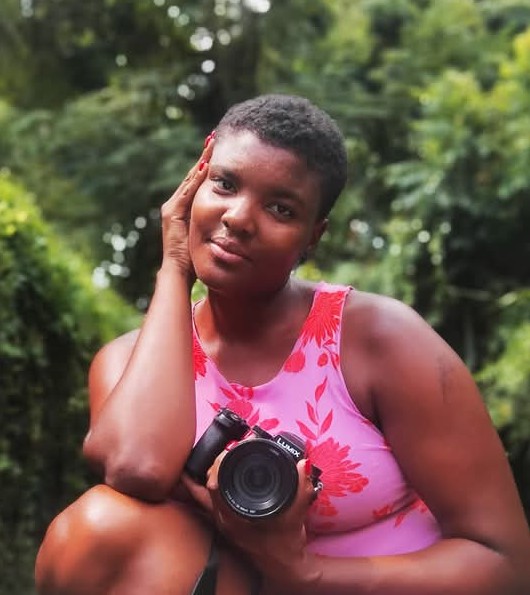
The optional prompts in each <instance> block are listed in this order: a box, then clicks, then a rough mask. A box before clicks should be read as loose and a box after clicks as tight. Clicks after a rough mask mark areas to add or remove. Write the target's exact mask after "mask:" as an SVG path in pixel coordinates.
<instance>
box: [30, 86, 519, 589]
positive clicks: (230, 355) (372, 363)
mask: <svg viewBox="0 0 530 595" xmlns="http://www.w3.org/2000/svg"><path fill="white" fill-rule="evenodd" d="M345 178H346V157H345V150H344V146H343V141H342V137H341V135H340V132H339V131H338V129H337V127H336V125H335V124H334V123H333V122H332V120H331V119H330V118H329V117H328V116H327V115H326V114H324V113H322V112H321V111H320V110H319V109H318V108H316V107H315V106H313V105H312V104H310V103H309V102H308V101H306V100H304V99H301V98H297V97H289V96H280V95H271V96H262V97H258V98H256V99H253V100H250V101H248V102H245V103H243V104H239V105H237V106H234V107H233V108H232V109H231V110H229V112H228V113H227V114H226V115H225V117H224V118H223V119H222V121H221V122H220V124H219V126H218V128H217V129H216V134H214V135H210V137H208V139H207V142H206V146H205V149H204V152H203V154H202V155H201V158H200V160H199V161H198V163H197V164H196V165H195V166H194V167H193V168H192V170H191V171H190V173H189V175H188V176H187V177H186V179H185V180H184V181H183V183H182V184H181V186H180V187H179V188H178V189H177V191H176V192H175V194H174V195H173V196H172V197H171V198H170V199H169V200H168V201H167V202H166V203H165V205H164V206H163V207H162V229H163V260H162V264H161V267H160V270H159V272H158V276H157V282H156V288H155V291H154V295H153V299H152V302H151V305H150V307H149V311H148V313H147V315H146V318H145V321H144V324H143V325H142V328H141V329H140V330H139V331H137V332H133V333H130V334H128V335H125V336H123V337H120V338H118V339H116V340H115V341H113V342H112V343H110V344H109V345H107V346H105V347H104V348H103V349H102V350H101V351H100V352H99V353H98V355H97V356H96V358H95V360H94V362H93V365H92V367H91V371H90V378H89V388H90V405H91V419H90V431H89V433H88V435H87V438H86V440H85V445H84V452H85V454H86V456H87V458H88V460H89V461H91V462H92V463H93V464H95V465H96V466H97V467H98V468H99V469H100V470H101V472H102V475H103V477H104V480H105V484H106V485H105V486H98V487H96V488H93V489H92V490H90V491H89V492H88V493H87V494H85V495H84V496H82V497H81V498H80V499H79V500H78V501H77V502H75V503H74V504H73V505H72V506H71V507H69V508H68V509H67V510H66V511H65V512H63V513H62V514H61V515H59V517H58V518H57V519H56V520H55V521H54V522H53V523H52V525H51V527H50V529H49V531H48V533H47V536H46V538H45V540H44V543H43V545H42V547H41V550H40V552H39V556H38V559H37V570H36V576H37V584H38V588H39V592H40V593H42V594H49V593H51V594H63V593H66V594H69V595H75V594H78V593H79V594H85V593H86V594H90V595H95V594H107V593H109V594H110V593H112V594H118V595H120V594H122V593H123V594H127V595H130V594H135V593H143V594H145V593H151V594H155V595H156V594H159V593H160V594H162V593H164V594H165V593H168V594H183V595H187V594H189V593H195V594H201V593H202V594H208V593H212V594H213V593H221V594H224V593H226V594H230V595H239V594H241V595H244V594H247V593H250V592H257V591H258V588H259V587H258V586H257V581H256V580H255V579H256V577H259V580H260V581H261V587H260V592H261V593H267V594H278V593H301V594H303V593H307V594H315V595H316V594H325V595H340V594H342V593H348V594H349V593H359V594H363V593H370V594H378V595H397V594H407V595H416V594H418V595H438V594H442V593H449V592H450V593H452V594H453V595H458V594H462V595H464V594H465V595H498V594H500V593H502V594H503V595H509V594H513V595H523V594H524V593H528V592H529V589H530V579H529V575H528V569H527V567H528V561H529V553H530V549H529V535H528V530H527V526H526V523H525V518H524V515H523V512H522V508H521V504H520V502H519V500H518V496H517V492H516V488H515V486H514V483H513V480H512V477H511V474H510V470H509V467H508V464H507V462H506V458H505V456H504V453H503V450H502V447H501V444H500V443H499V440H498V438H497V435H496V432H495V430H494V429H493V427H492V425H491V423H490V420H489V417H488V414H487V412H486V410H485V408H484V406H483V404H482V401H481V398H480V396H479V394H478V392H477V389H476V387H475V385H474V383H473V381H472V379H471V376H470V374H469V373H468V371H467V370H466V368H465V366H464V365H463V364H462V362H461V361H460V360H459V358H458V357H457V356H456V355H455V354H454V352H453V351H452V350H451V349H450V348H449V347H448V346H447V345H446V344H445V343H444V342H443V341H442V340H441V338H440V337H439V336H438V335H436V334H435V333H434V331H432V330H431V329H430V327H429V326H428V325H427V324H426V323H425V322H423V320H421V318H420V317H419V316H417V315H416V314H415V313H414V312H413V311H411V310H410V309H409V308H407V307H406V306H405V305H403V304H401V303H399V302H396V301H395V300H392V299H389V298H385V297H382V296H376V295H371V294H367V293H363V292H360V291H356V290H350V289H349V288H346V287H339V286H330V285H327V284H318V285H314V284H310V283H307V282H303V281H300V280H298V279H295V278H294V277H292V275H291V272H292V270H293V268H295V267H296V265H297V263H298V262H300V260H302V259H304V258H305V257H306V256H307V254H308V253H309V252H310V251H311V250H312V249H313V248H314V247H315V246H316V245H317V243H318V241H319V239H320V237H321V235H322V233H323V232H324V230H325V228H326V217H327V214H328V212H329V210H330V209H331V207H332V205H333V203H334V201H335V199H336V198H337V196H338V195H339V193H340V192H341V190H342V188H343V186H344V183H345ZM195 277H198V278H199V279H201V280H202V282H203V283H204V284H205V285H206V287H207V288H208V295H207V297H206V298H205V299H204V300H202V301H201V302H199V303H198V304H195V305H194V306H193V309H192V306H191V305H190V291H191V287H192V284H193V281H194V279H195ZM224 406H228V407H230V408H231V409H232V410H234V411H235V412H236V413H238V414H240V415H242V416H243V417H245V418H246V419H247V420H248V421H249V423H250V424H259V425H260V426H261V427H262V428H263V429H265V430H271V431H280V430H284V431H289V432H295V433H297V434H298V435H300V436H302V437H303V438H304V440H307V453H306V459H305V460H303V461H300V462H299V463H298V465H297V472H298V476H299V488H298V492H297V495H296V498H295V501H294V502H293V504H292V505H291V506H290V507H289V508H288V509H287V510H286V511H284V512H282V513H281V514H278V515H275V516H272V517H270V518H268V519H263V520H251V521H249V520H246V519H244V518H242V517H240V516H238V515H236V514H235V513H233V512H231V511H230V510H229V509H228V507H227V505H226V504H225V503H224V502H223V500H222V499H221V498H220V497H219V493H218V486H217V470H218V466H219V462H220V460H221V459H222V458H223V456H225V454H226V453H223V454H221V455H220V456H219V457H218V459H217V461H216V463H215V464H214V465H213V467H212V469H211V470H210V473H209V479H208V485H207V488H204V487H202V486H200V485H197V484H195V483H194V482H193V481H191V480H190V479H189V478H188V477H186V475H185V474H184V473H183V468H184V465H185V462H186V460H187V457H188V455H189V452H190V450H191V448H192V445H193V444H194V442H195V441H196V439H197V438H198V437H199V436H201V435H202V433H203V432H204V430H205V429H206V427H207V426H208V425H209V424H210V422H211V420H212V418H213V416H214V415H215V413H216V412H217V411H218V410H219V409H220V408H221V407H224ZM312 464H314V465H316V466H318V467H320V468H321V469H322V471H323V473H322V481H323V484H324V489H323V490H322V492H321V493H320V494H318V497H317V498H316V500H315V491H314V488H313V484H312V482H311V480H310V478H309V471H310V469H311V465H312ZM176 486H177V488H178V489H177V490H175V487H176ZM183 487H185V488H186V489H185V490H184V489H183ZM184 491H185V492H186V495H187V501H186V502H182V500H183V499H184V500H186V498H184V497H183V492H184ZM175 492H178V493H179V495H178V496H175ZM172 496H174V497H172ZM190 500H192V501H193V502H195V503H199V504H200V506H201V509H204V510H205V511H206V512H205V513H203V514H202V513H200V512H198V510H199V506H198V505H196V504H195V505H194V504H192V503H191V502H190ZM212 535H221V537H222V543H221V544H218V543H217V541H218V540H217V539H215V540H214V541H212V540H213V537H212ZM217 568H218V577H217V576H216V575H217ZM216 578H217V579H218V580H217V581H216ZM216 582H217V587H216V586H215V584H216Z"/></svg>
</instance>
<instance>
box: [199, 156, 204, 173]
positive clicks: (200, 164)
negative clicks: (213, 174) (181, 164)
mask: <svg viewBox="0 0 530 595" xmlns="http://www.w3.org/2000/svg"><path fill="white" fill-rule="evenodd" d="M205 167H206V160H205V159H203V160H202V161H201V162H200V163H199V171H202V170H203V169H204V168H205Z"/></svg>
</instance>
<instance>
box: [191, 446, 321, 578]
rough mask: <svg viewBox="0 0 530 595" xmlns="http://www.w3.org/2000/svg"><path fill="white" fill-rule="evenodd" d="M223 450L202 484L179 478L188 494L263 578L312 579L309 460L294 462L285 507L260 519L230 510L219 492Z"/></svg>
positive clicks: (312, 492) (313, 493) (312, 495)
mask: <svg viewBox="0 0 530 595" xmlns="http://www.w3.org/2000/svg"><path fill="white" fill-rule="evenodd" d="M225 455H226V451H223V453H221V454H220V455H219V456H218V457H217V459H216V460H215V462H214V464H213V465H212V467H211V468H210V470H209V472H208V481H207V484H206V487H203V486H201V485H199V484H197V483H195V482H194V481H193V480H191V479H190V478H189V477H187V476H185V475H184V476H183V477H182V481H183V483H184V485H185V486H186V488H187V490H188V491H189V493H190V495H191V496H192V497H193V498H194V499H195V500H196V501H197V502H198V503H199V504H200V505H201V506H202V507H203V508H204V509H205V510H207V511H208V512H209V514H210V515H211V518H212V520H213V522H214V523H215V525H216V527H217V528H218V530H219V531H220V532H221V533H222V534H223V535H224V536H225V537H226V538H227V539H228V541H229V542H230V543H231V544H233V545H234V546H235V547H237V548H239V549H240V550H241V551H242V552H243V553H244V554H246V555H247V556H248V557H249V558H250V560H251V561H252V562H253V564H254V565H255V567H256V568H257V569H258V570H259V571H260V572H261V573H262V574H263V576H264V577H266V578H267V579H269V580H270V581H272V582H277V583H278V584H279V585H288V584H300V583H304V582H307V581H311V580H314V579H315V577H313V576H312V572H313V571H312V569H311V567H310V562H309V555H308V553H307V552H306V543H307V537H306V530H305V520H306V517H307V512H308V510H309V508H310V506H311V504H312V503H313V502H314V500H315V497H316V494H317V492H315V489H314V487H313V483H312V481H311V478H310V474H309V469H310V465H309V463H306V459H303V460H301V461H299V462H298V464H297V471H298V490H297V493H296V496H295V499H294V501H293V502H292V504H291V505H290V506H289V508H287V509H286V510H284V511H282V512H280V513H278V514H276V515H272V516H270V517H266V518H261V519H247V518H245V517H242V516H240V515H238V514H237V513H235V512H234V511H232V510H231V509H230V508H229V506H228V505H227V504H226V502H225V501H224V499H223V497H222V496H221V495H220V493H219V485H218V481H217V477H218V471H219V466H220V464H221V462H222V460H223V458H224V456H225Z"/></svg>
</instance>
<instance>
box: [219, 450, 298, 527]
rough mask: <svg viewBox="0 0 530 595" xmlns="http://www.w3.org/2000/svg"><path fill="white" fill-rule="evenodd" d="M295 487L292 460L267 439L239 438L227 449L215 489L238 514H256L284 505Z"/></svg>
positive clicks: (271, 510)
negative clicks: (242, 440) (239, 440)
mask: <svg viewBox="0 0 530 595" xmlns="http://www.w3.org/2000/svg"><path fill="white" fill-rule="evenodd" d="M297 487H298V473H297V470H296V464H295V463H294V460H293V458H292V456H291V455H290V454H288V453H287V452H286V451H285V450H284V449H282V448H281V447H280V446H278V445H277V444H275V443H274V442H271V441H270V440H262V439H255V440H249V441H248V442H242V443H241V444H239V445H237V446H236V447H235V448H233V449H232V450H231V451H229V452H228V453H227V455H226V456H225V458H224V459H223V462H222V463H221V466H220V468H219V489H220V492H221V495H222V496H223V497H224V499H225V500H226V502H227V503H228V504H229V505H230V506H231V508H233V509H234V510H235V511H236V512H237V513H239V514H240V515H242V516H246V517H252V518H259V517H264V516H270V515H272V514H276V513H278V512H280V511H281V510H283V509H284V508H286V507H287V506H288V505H289V504H290V503H291V501H292V499H293V498H294V495H295V494H296V489H297Z"/></svg>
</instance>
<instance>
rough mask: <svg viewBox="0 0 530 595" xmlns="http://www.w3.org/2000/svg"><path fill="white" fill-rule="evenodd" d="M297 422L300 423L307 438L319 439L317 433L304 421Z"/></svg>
mask: <svg viewBox="0 0 530 595" xmlns="http://www.w3.org/2000/svg"><path fill="white" fill-rule="evenodd" d="M296 423H297V424H298V427H299V428H300V431H301V432H302V434H303V435H304V436H305V437H306V438H309V439H310V440H316V439H317V437H316V435H315V434H314V433H313V432H312V431H311V430H310V429H309V428H308V427H307V426H306V425H305V424H304V423H303V422H301V421H297V422H296Z"/></svg>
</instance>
